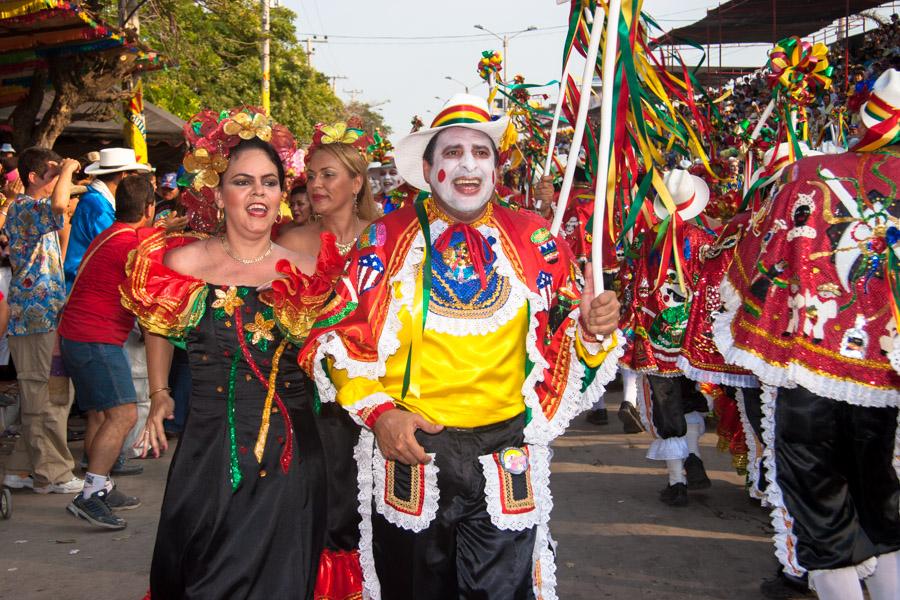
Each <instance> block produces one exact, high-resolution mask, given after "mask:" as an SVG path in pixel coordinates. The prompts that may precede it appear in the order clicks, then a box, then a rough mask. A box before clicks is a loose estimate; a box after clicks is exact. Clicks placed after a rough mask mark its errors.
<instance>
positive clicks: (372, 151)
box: [366, 129, 394, 163]
mask: <svg viewBox="0 0 900 600" xmlns="http://www.w3.org/2000/svg"><path fill="white" fill-rule="evenodd" d="M366 151H367V155H368V158H369V162H380V163H383V162H384V159H385V157H386V156H387V155H388V153H389V152H393V151H394V145H393V144H392V143H391V141H390V140H388V139H387V138H383V137H381V131H379V130H378V129H376V130H375V133H374V134H373V135H372V143H371V144H369V147H368V148H366Z"/></svg>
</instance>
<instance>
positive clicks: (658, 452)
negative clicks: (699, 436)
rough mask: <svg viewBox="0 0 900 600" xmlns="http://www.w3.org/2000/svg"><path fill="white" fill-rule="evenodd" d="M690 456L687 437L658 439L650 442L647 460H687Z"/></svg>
mask: <svg viewBox="0 0 900 600" xmlns="http://www.w3.org/2000/svg"><path fill="white" fill-rule="evenodd" d="M688 454H689V451H688V445H687V438H686V437H685V436H680V437H671V438H665V439H663V438H656V439H655V440H653V441H652V442H650V447H649V448H647V458H649V459H650V460H676V459H679V458H687V457H688Z"/></svg>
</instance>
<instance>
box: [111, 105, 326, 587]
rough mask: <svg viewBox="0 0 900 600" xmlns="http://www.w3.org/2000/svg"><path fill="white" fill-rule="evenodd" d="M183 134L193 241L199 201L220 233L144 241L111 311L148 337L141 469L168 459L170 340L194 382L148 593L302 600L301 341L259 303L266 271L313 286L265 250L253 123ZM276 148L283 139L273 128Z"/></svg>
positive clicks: (259, 127)
mask: <svg viewBox="0 0 900 600" xmlns="http://www.w3.org/2000/svg"><path fill="white" fill-rule="evenodd" d="M242 114H243V115H245V116H243V117H241V116H240V115H242ZM186 131H189V142H191V143H192V146H193V148H194V150H193V151H192V152H191V153H190V154H188V155H187V157H186V158H185V167H186V169H187V170H188V171H189V172H193V173H194V174H195V180H194V186H193V189H194V192H195V197H194V199H193V200H194V201H195V204H194V206H195V213H194V217H195V218H194V223H195V226H196V225H198V224H199V225H200V226H202V225H203V224H204V221H206V224H209V221H210V219H209V218H208V214H209V212H208V211H207V213H206V214H207V218H206V219H204V214H203V210H202V209H203V208H204V205H203V203H204V202H212V203H214V204H212V206H213V207H215V208H218V210H219V212H220V214H221V213H224V214H223V216H224V222H225V224H226V225H225V227H224V228H223V227H219V228H218V229H219V231H221V230H222V229H224V232H222V233H219V234H217V235H212V236H208V237H207V236H196V235H195V236H174V237H173V236H169V237H165V236H164V234H163V233H155V234H153V235H151V236H150V237H149V238H148V239H147V240H146V241H145V242H144V243H143V244H142V245H141V246H140V247H139V249H138V250H137V252H136V253H135V255H134V256H133V259H132V261H131V264H130V267H131V270H130V277H129V280H128V282H127V283H126V285H125V286H123V288H122V294H123V303H125V304H126V305H127V306H129V307H131V308H132V309H133V310H134V312H135V313H136V314H137V315H138V317H139V319H140V321H141V323H142V324H143V325H144V327H145V329H147V330H148V332H149V333H150V335H148V336H147V353H148V363H149V377H150V390H151V400H152V408H151V413H150V418H149V419H148V421H147V430H146V431H145V433H144V436H145V438H144V439H145V441H146V443H147V446H148V447H149V448H151V449H152V451H153V452H154V454H158V452H159V450H165V448H166V445H167V444H166V439H165V434H164V431H163V421H164V419H167V418H172V411H173V408H174V403H173V401H172V399H171V397H170V395H169V389H168V387H167V381H168V366H169V363H170V361H171V356H172V345H171V343H170V341H172V340H174V341H175V343H183V345H184V346H185V347H186V349H187V353H188V358H189V363H190V368H191V377H192V392H191V401H190V412H189V414H188V417H187V422H186V425H185V429H184V432H183V434H182V436H181V440H180V442H179V445H178V449H177V451H176V453H175V456H174V457H173V459H172V465H171V468H170V471H169V478H168V482H167V487H166V493H165V498H164V500H163V506H162V514H161V517H160V522H159V529H158V532H157V538H156V547H155V549H154V553H153V564H152V567H151V574H150V594H151V597H152V598H154V599H157V598H158V599H164V600H174V599H178V598H191V599H210V600H214V599H215V600H218V599H222V598H229V599H237V598H259V599H264V598H265V599H270V598H286V599H290V598H312V596H313V588H314V585H315V578H316V568H317V565H318V561H319V555H320V552H321V548H322V543H323V535H324V521H325V473H324V466H323V464H324V461H323V453H322V446H321V443H320V440H319V436H318V433H317V430H316V426H315V423H314V421H313V412H312V411H313V406H312V404H313V385H312V383H311V381H310V380H309V379H308V378H307V377H306V375H304V374H303V372H302V371H301V370H300V369H299V368H298V367H297V351H298V345H299V344H301V343H302V339H299V338H298V336H297V335H296V333H297V331H296V329H295V330H294V331H293V332H290V333H289V332H285V333H282V330H281V329H280V328H279V326H278V325H277V324H276V321H277V319H276V318H275V315H274V311H275V310H276V309H275V308H274V307H273V306H272V299H271V292H269V291H263V292H261V291H258V290H259V289H265V288H267V284H268V283H269V282H271V281H272V280H273V279H276V278H278V273H277V272H276V264H277V262H278V261H280V260H288V261H291V262H292V263H294V264H295V265H297V266H298V267H299V268H300V269H301V270H302V271H304V272H307V273H311V272H313V270H314V268H315V258H314V257H313V256H304V255H301V254H298V253H295V252H291V251H288V250H286V249H284V248H282V247H280V246H278V245H276V244H273V243H272V241H271V239H270V233H271V229H272V225H273V224H274V223H275V221H276V218H277V215H278V213H279V204H280V201H281V196H282V190H283V188H284V166H283V164H282V160H281V157H280V156H279V152H276V149H275V148H273V145H272V144H270V143H268V140H269V139H272V137H273V130H272V128H271V126H270V124H269V123H268V120H267V118H265V117H263V116H262V115H257V113H256V112H255V111H252V110H248V109H246V108H245V109H241V110H237V111H232V112H231V114H230V115H229V116H226V117H225V118H222V119H218V118H217V116H215V115H213V113H208V114H207V113H204V114H201V115H198V117H195V119H194V120H192V121H191V122H189V123H188V125H187V126H186ZM191 133H193V134H194V136H193V137H194V139H191V137H192V136H191ZM288 135H289V134H288ZM274 136H275V137H276V138H277V139H278V140H280V141H281V142H282V143H283V142H284V141H285V139H286V138H285V137H284V131H281V130H279V129H278V128H276V129H275V131H274ZM290 141H291V142H292V141H293V140H292V139H291V140H290ZM273 143H274V140H273ZM282 145H283V144H282ZM279 150H282V151H283V150H285V148H284V147H282V148H279ZM281 154H282V156H284V155H285V154H287V153H285V152H281ZM217 155H219V156H221V157H222V158H221V160H220V159H219V158H218V157H217ZM226 161H227V162H226ZM226 165H227V168H225V167H226ZM198 180H199V183H198ZM166 338H169V339H168V340H167V339H166Z"/></svg>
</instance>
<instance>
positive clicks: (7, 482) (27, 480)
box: [3, 473, 34, 490]
mask: <svg viewBox="0 0 900 600" xmlns="http://www.w3.org/2000/svg"><path fill="white" fill-rule="evenodd" d="M3 487H8V488H10V489H12V490H21V489H24V488H28V489H30V490H31V489H34V479H32V478H31V476H30V475H25V476H22V475H16V474H15V473H9V474H8V475H6V476H4V477H3Z"/></svg>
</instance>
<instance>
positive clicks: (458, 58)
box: [281, 0, 889, 140]
mask: <svg viewBox="0 0 900 600" xmlns="http://www.w3.org/2000/svg"><path fill="white" fill-rule="evenodd" d="M281 3H282V4H283V5H284V6H287V7H289V8H291V9H292V10H293V11H294V12H296V13H297V15H298V18H297V32H298V34H299V36H298V37H300V38H301V39H305V38H307V37H311V36H312V35H313V34H314V35H316V36H318V37H319V38H320V39H321V38H322V37H323V36H325V35H327V36H328V42H327V43H314V44H313V47H314V49H315V51H314V54H313V56H312V63H313V65H314V66H315V67H316V68H317V69H318V70H320V71H322V72H323V73H325V74H326V75H329V76H340V77H346V79H337V80H336V81H335V90H336V91H337V94H338V96H340V97H341V98H343V99H344V100H349V99H351V97H354V96H355V97H356V98H357V99H360V100H363V101H365V102H369V103H371V104H374V105H377V110H379V111H380V112H381V114H383V115H384V117H385V120H386V121H387V123H388V124H389V125H390V126H391V127H392V128H393V129H394V133H393V135H392V136H391V137H392V138H393V139H394V140H396V139H397V138H398V137H400V136H401V135H403V134H405V133H407V132H408V131H409V121H410V118H411V117H412V115H414V114H419V115H420V116H421V117H422V120H423V121H425V122H426V125H427V124H428V122H430V120H431V118H432V117H433V115H434V113H435V112H436V111H438V110H439V109H440V107H441V105H442V104H443V101H444V100H445V99H447V98H449V97H450V96H451V95H453V94H454V93H457V92H462V91H463V86H464V85H468V86H469V89H470V91H471V92H472V93H477V94H480V95H485V96H486V95H487V86H486V85H485V84H484V83H483V82H482V81H481V80H480V78H479V77H478V74H477V73H476V64H477V62H478V60H479V58H480V57H481V52H482V51H483V50H501V49H502V42H500V41H499V40H497V39H496V38H494V37H493V36H491V35H489V34H486V33H484V32H482V31H480V30H478V29H475V27H474V25H476V24H478V25H482V26H484V27H485V28H487V29H490V30H492V31H494V32H496V33H498V34H503V33H505V32H517V31H521V30H524V29H526V28H528V27H530V26H534V27H537V28H539V29H538V30H537V31H532V32H527V33H523V34H521V35H519V36H517V37H516V38H515V39H512V40H511V41H510V47H509V56H507V57H506V60H507V61H508V68H509V75H510V78H511V77H512V75H514V74H516V73H521V74H523V75H524V76H525V79H526V81H528V82H530V83H538V82H540V83H543V82H547V81H550V80H553V79H557V78H558V77H559V76H560V71H561V64H560V63H561V55H562V47H563V42H564V40H565V31H566V29H565V25H566V18H567V15H568V5H567V4H565V5H557V4H556V1H555V0H493V1H486V0H454V1H453V2H436V1H434V0H417V1H413V0H384V1H382V2H371V1H369V0H343V1H333V0H281ZM717 4H718V2H710V1H709V0H676V1H673V0H644V11H645V12H647V13H649V14H650V15H651V16H652V17H653V18H654V19H656V20H657V22H658V23H659V24H660V26H661V27H663V28H664V29H666V30H669V29H672V28H675V27H680V26H683V25H686V24H689V23H691V22H693V21H696V20H698V19H700V18H702V17H703V16H704V15H705V14H706V10H707V8H711V7H715V6H716V5H717ZM676 7H677V8H676ZM887 12H889V11H887ZM447 36H453V37H447ZM389 38H392V39H389ZM401 38H402V39H401ZM766 50H767V47H766V46H755V47H737V48H725V49H724V50H723V52H722V64H723V65H737V66H745V65H750V66H761V65H762V64H763V63H764V62H765V57H766ZM712 54H713V56H712V59H713V61H714V64H718V51H717V50H715V49H714V50H713V52H712ZM697 58H698V56H697V55H696V54H691V53H685V59H686V60H688V61H690V60H694V61H696V60H697ZM580 71H581V67H579V68H578V69H577V72H578V73H579V74H580ZM447 76H450V77H453V78H454V79H456V80H459V81H460V82H462V83H457V82H455V81H450V80H447V79H446V78H445V77H447ZM548 91H549V92H550V93H551V98H555V95H556V91H555V90H554V89H552V88H548Z"/></svg>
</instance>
